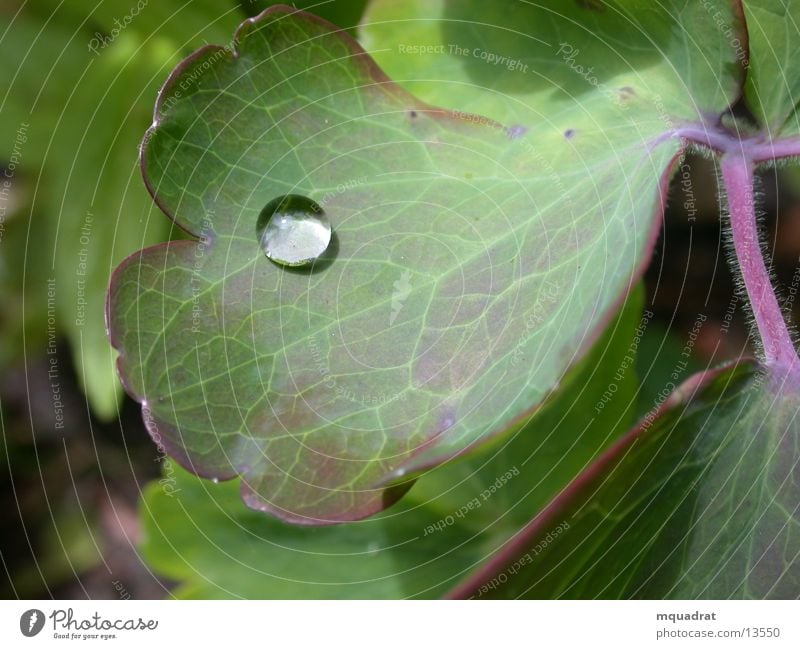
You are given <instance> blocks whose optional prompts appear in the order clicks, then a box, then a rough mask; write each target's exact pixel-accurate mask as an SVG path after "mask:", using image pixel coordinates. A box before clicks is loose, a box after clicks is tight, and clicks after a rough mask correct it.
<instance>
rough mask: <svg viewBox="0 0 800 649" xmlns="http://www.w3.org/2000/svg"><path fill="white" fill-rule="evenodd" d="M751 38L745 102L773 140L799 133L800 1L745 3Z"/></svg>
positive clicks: (769, 0) (757, 1)
mask: <svg viewBox="0 0 800 649" xmlns="http://www.w3.org/2000/svg"><path fill="white" fill-rule="evenodd" d="M742 4H743V5H744V13H745V17H746V19H747V31H748V39H749V53H748V55H747V60H748V75H747V81H746V83H745V99H746V100H747V105H748V106H749V108H750V110H752V111H753V114H754V115H755V116H756V117H757V118H758V120H759V121H760V122H761V124H762V125H763V126H765V127H767V129H768V130H769V133H770V135H771V136H772V137H777V136H778V135H780V134H787V133H797V132H798V131H800V123H798V120H797V117H796V115H795V114H794V113H795V109H796V106H797V105H798V103H800V69H798V66H797V65H796V64H795V63H794V61H796V60H797V57H798V55H800V45H798V42H799V41H798V37H800V25H798V22H797V16H798V15H800V14H799V12H800V2H797V1H796V0H744V2H743V3H742Z"/></svg>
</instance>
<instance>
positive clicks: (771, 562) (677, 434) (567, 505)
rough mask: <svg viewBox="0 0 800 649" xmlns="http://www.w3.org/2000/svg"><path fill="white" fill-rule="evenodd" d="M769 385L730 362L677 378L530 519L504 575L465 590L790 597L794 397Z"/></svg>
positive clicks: (799, 489) (794, 553)
mask: <svg viewBox="0 0 800 649" xmlns="http://www.w3.org/2000/svg"><path fill="white" fill-rule="evenodd" d="M771 380H772V379H770V378H769V377H768V376H767V377H765V376H764V375H763V374H761V373H760V372H759V371H758V370H757V369H756V368H754V367H753V366H752V365H742V366H739V367H734V368H733V369H726V370H717V371H716V372H712V373H709V374H707V375H705V376H704V375H696V376H695V377H693V378H692V379H690V380H689V381H687V382H686V383H685V384H684V385H683V386H681V388H680V389H679V391H678V392H677V393H676V394H675V395H673V396H672V397H670V399H669V401H668V402H667V403H666V404H665V407H664V408H663V409H662V410H661V412H658V413H650V414H649V415H648V416H647V417H645V418H644V419H643V420H642V422H641V423H640V425H639V426H638V427H637V428H636V429H634V430H633V431H632V432H631V433H630V434H629V435H627V436H626V437H625V438H623V439H622V440H621V441H620V442H619V444H618V445H616V446H615V448H614V449H612V450H611V452H609V453H607V454H606V455H605V456H604V457H603V458H601V459H600V460H598V462H596V463H595V465H593V466H592V467H591V468H590V469H589V470H588V471H587V472H586V473H585V474H584V475H582V476H580V477H578V478H577V479H576V480H575V482H574V483H573V485H571V486H570V487H569V488H568V489H567V490H565V492H564V494H565V497H563V498H562V499H561V500H560V501H556V502H555V503H553V504H552V505H551V507H549V508H548V510H547V511H546V512H544V513H543V514H542V515H541V516H540V517H537V519H535V520H534V521H533V522H532V523H531V524H530V526H529V528H528V529H527V530H526V532H525V533H523V534H521V535H520V538H519V539H518V541H519V542H518V544H517V547H516V548H514V550H515V551H514V552H513V553H512V552H509V553H508V555H507V556H506V557H504V558H503V560H504V561H506V560H507V561H506V565H505V566H503V568H504V570H501V571H494V570H489V571H488V572H487V574H486V575H484V576H482V578H480V579H477V581H472V582H471V583H473V584H477V583H480V584H481V585H480V586H478V587H477V588H475V591H476V593H477V594H478V595H480V596H488V597H532V598H553V597H568V598H587V599H588V598H610V599H616V598H631V597H636V598H648V599H662V598H678V599H695V598H713V599H725V598H757V599H762V598H782V599H788V598H793V597H796V595H797V592H798V589H800V560H799V559H798V558H799V557H800V516H799V515H798V502H800V484H799V483H798V479H797V464H798V461H800V456H799V455H798V448H799V446H798V429H797V426H798V425H797V412H798V405H800V403H798V395H797V393H796V392H795V391H794V390H795V388H792V390H791V391H790V390H785V389H782V388H781V387H780V386H775V385H771V384H770V381H771ZM498 565H499V564H498ZM501 575H502V576H501ZM474 579H475V577H473V580H474ZM467 590H469V588H468V589H467Z"/></svg>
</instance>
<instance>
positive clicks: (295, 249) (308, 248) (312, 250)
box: [256, 194, 331, 266]
mask: <svg viewBox="0 0 800 649" xmlns="http://www.w3.org/2000/svg"><path fill="white" fill-rule="evenodd" d="M256 233H257V234H258V242H259V245H260V246H261V249H262V250H263V251H264V254H265V255H266V256H267V257H268V258H269V259H271V260H272V261H274V262H275V263H277V264H281V265H283V266H305V265H307V264H310V263H312V262H314V260H316V259H317V258H318V257H319V256H320V255H321V254H322V253H323V252H325V250H326V249H327V248H328V244H329V243H330V242H331V223H330V221H329V220H328V217H327V215H326V214H325V212H324V211H323V210H322V208H321V207H320V206H319V205H317V204H316V203H315V202H314V201H312V200H311V199H310V198H306V197H305V196H299V195H297V194H287V195H286V196H279V197H278V198H276V199H274V200H271V201H270V202H269V203H267V204H266V206H265V207H264V209H263V210H261V214H259V215H258V223H257V224H256Z"/></svg>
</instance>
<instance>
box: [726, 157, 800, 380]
mask: <svg viewBox="0 0 800 649" xmlns="http://www.w3.org/2000/svg"><path fill="white" fill-rule="evenodd" d="M720 165H721V168H722V180H723V182H724V184H725V191H726V193H727V196H728V210H729V212H730V220H731V232H732V234H733V246H734V249H735V251H736V258H737V260H738V262H739V269H740V272H741V275H742V279H743V280H744V286H745V290H746V291H747V297H748V298H749V300H750V305H751V307H752V309H753V314H754V316H755V320H756V326H757V327H758V332H759V334H760V336H761V342H762V343H763V346H764V356H765V361H766V363H767V365H768V366H769V367H770V368H772V369H773V370H777V371H779V372H780V373H781V374H783V375H784V376H788V375H789V374H796V375H800V360H798V357H797V352H795V349H794V345H793V343H792V339H791V336H790V335H789V330H788V329H787V328H786V322H785V320H784V319H783V313H782V312H781V309H780V306H779V305H778V300H777V298H776V297H775V291H774V290H773V288H772V283H771V282H770V278H769V272H768V271H767V267H766V265H765V263H764V257H763V255H762V253H761V246H760V245H759V240H758V228H757V226H756V217H755V206H754V201H753V166H754V163H753V160H752V158H751V157H749V156H748V155H746V154H745V153H744V152H737V151H729V152H728V153H725V154H724V155H723V156H722V160H721V162H720Z"/></svg>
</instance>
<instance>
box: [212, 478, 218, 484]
mask: <svg viewBox="0 0 800 649" xmlns="http://www.w3.org/2000/svg"><path fill="white" fill-rule="evenodd" d="M211 482H213V483H214V484H219V478H211Z"/></svg>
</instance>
